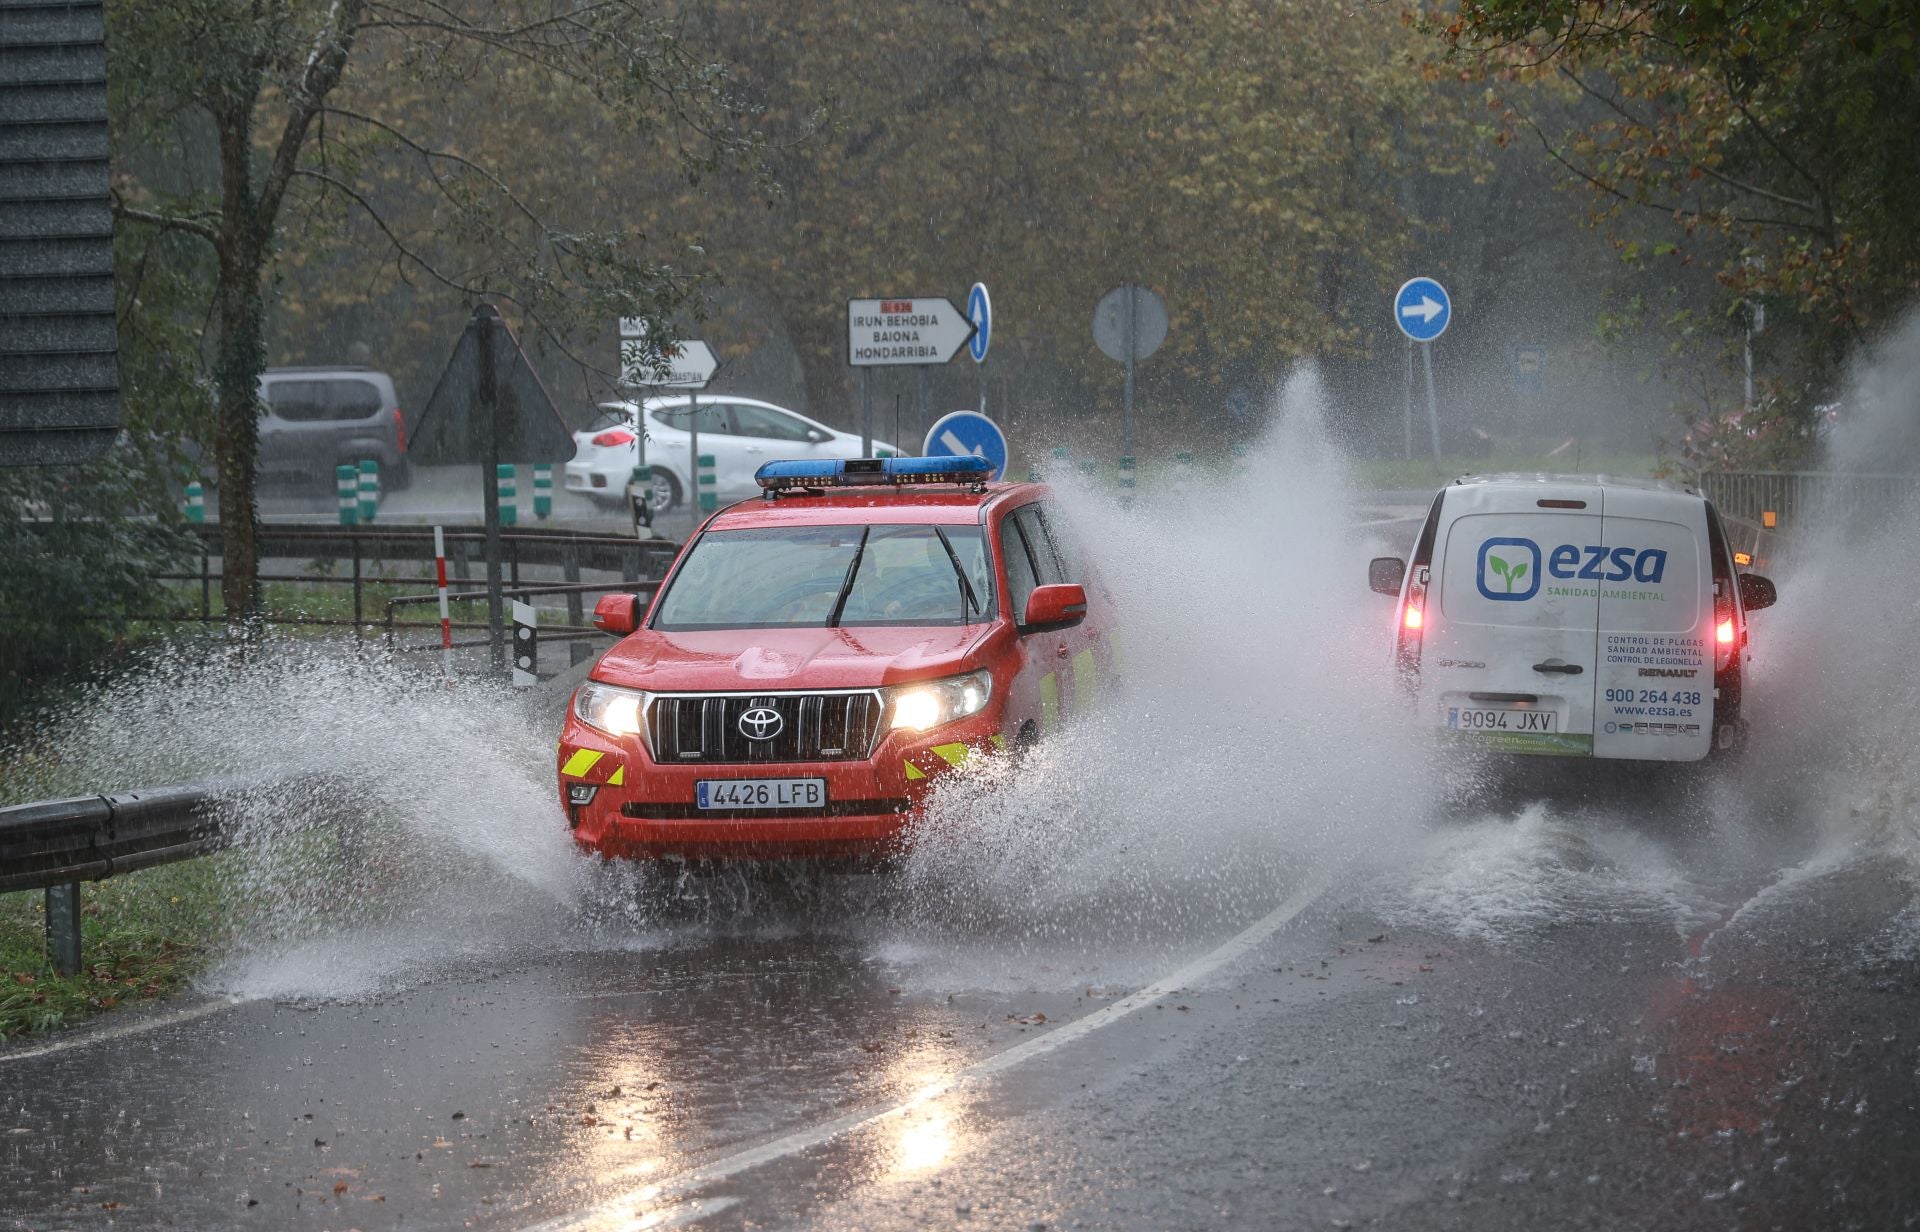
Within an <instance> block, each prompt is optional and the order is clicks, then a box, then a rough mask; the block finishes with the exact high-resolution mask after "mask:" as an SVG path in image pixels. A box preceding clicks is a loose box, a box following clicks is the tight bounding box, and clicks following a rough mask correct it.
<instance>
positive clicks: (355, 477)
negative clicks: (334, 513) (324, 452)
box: [333, 463, 360, 526]
mask: <svg viewBox="0 0 1920 1232" xmlns="http://www.w3.org/2000/svg"><path fill="white" fill-rule="evenodd" d="M333 484H334V491H336V492H337V493H338V494H339V496H340V525H342V526H352V525H353V524H354V523H355V522H358V521H359V520H360V472H359V470H358V469H356V468H355V467H352V466H348V465H347V464H345V463H342V464H341V465H339V466H336V467H334V468H333Z"/></svg>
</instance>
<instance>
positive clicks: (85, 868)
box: [0, 781, 245, 975]
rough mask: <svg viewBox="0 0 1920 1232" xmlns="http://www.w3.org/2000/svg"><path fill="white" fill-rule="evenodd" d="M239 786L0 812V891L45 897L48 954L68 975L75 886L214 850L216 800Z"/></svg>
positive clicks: (162, 790)
mask: <svg viewBox="0 0 1920 1232" xmlns="http://www.w3.org/2000/svg"><path fill="white" fill-rule="evenodd" d="M244 786H245V785H244V784H240V783H237V782H229V781H215V782H203V783H183V784H180V785H179V786H176V787H159V788H151V789H144V790H140V791H127V792H120V793H118V794H115V795H110V796H73V797H70V798H68V799H64V800H42V801H39V802H37V803H33V804H16V805H12V806H10V807H7V808H0V893H7V892H11V891H17V890H41V889H44V890H45V891H46V893H47V921H46V929H47V954H48V957H49V958H50V959H51V960H52V962H53V965H54V969H55V970H57V971H59V972H60V973H61V974H62V975H71V974H73V973H74V972H76V971H78V970H79V969H80V961H81V954H80V885H81V883H82V882H86V881H100V880H103V879H105V878H107V877H112V876H114V875H116V874H119V873H130V872H133V871H135V870H137V869H142V868H151V867H153V866H154V865H156V864H171V863H172V862H174V861H176V860H188V859H192V858H193V857H195V856H203V855H206V854H207V853H208V852H211V851H216V850H218V849H219V848H221V847H222V846H224V845H225V843H226V835H225V833H224V831H223V829H222V825H221V818H220V801H221V800H222V799H223V798H225V797H227V796H229V795H231V794H232V793H234V792H236V791H238V790H242V789H243V788H244Z"/></svg>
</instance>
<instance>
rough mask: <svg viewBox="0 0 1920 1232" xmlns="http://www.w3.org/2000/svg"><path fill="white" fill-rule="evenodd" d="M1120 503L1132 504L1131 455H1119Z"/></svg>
mask: <svg viewBox="0 0 1920 1232" xmlns="http://www.w3.org/2000/svg"><path fill="white" fill-rule="evenodd" d="M1120 503H1121V504H1122V505H1131V504H1132V503H1133V455H1132V454H1121V455H1120Z"/></svg>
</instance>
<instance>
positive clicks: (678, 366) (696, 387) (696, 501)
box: [620, 317, 720, 523]
mask: <svg viewBox="0 0 1920 1232" xmlns="http://www.w3.org/2000/svg"><path fill="white" fill-rule="evenodd" d="M652 351H653V348H652V347H650V346H648V345H647V323H646V322H645V321H644V320H641V319H639V318H637V317H622V318H621V319H620V383H621V384H622V385H638V386H643V387H650V388H653V389H684V390H686V391H687V452H688V457H687V487H688V495H687V507H688V509H689V510H691V511H692V513H693V515H694V520H695V522H696V523H697V522H698V521H699V515H700V496H701V491H700V391H701V390H703V389H705V388H706V387H707V382H709V381H711V380H713V374H714V373H715V372H717V371H719V369H720V361H719V359H718V358H717V357H716V356H715V355H714V353H713V348H712V347H710V346H708V345H707V344H706V343H704V342H702V341H700V340H699V339H697V338H687V339H684V340H682V341H680V342H679V343H676V344H675V345H673V346H672V347H667V348H663V353H661V354H659V355H657V356H655V355H652V354H650V352H652ZM644 412H645V407H644V404H643V406H642V408H641V413H639V414H636V415H635V416H634V417H633V432H634V436H635V437H636V438H637V440H636V441H635V444H634V450H635V452H634V460H635V466H636V469H637V468H638V467H641V466H645V465H646V463H647V418H646V415H645V413H644ZM643 473H644V472H643ZM641 495H642V497H643V498H644V499H646V500H652V499H653V495H652V493H650V492H644V493H642V494H641Z"/></svg>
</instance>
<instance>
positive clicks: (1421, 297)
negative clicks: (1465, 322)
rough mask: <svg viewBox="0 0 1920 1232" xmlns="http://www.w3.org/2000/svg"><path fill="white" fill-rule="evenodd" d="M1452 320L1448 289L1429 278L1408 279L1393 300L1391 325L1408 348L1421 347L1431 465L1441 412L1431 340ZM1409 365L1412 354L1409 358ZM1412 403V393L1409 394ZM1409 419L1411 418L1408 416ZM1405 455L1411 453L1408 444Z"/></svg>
mask: <svg viewBox="0 0 1920 1232" xmlns="http://www.w3.org/2000/svg"><path fill="white" fill-rule="evenodd" d="M1452 319H1453V301H1452V300H1451V299H1449V298H1448V296H1447V289H1446V288H1445V287H1443V286H1441V285H1440V284H1439V283H1438V282H1435V281H1434V280H1433V279H1431V278H1409V279H1407V280H1406V281H1405V282H1403V283H1401V284H1400V290H1399V291H1398V292H1397V293H1395V295H1394V297H1393V323H1394V324H1395V325H1398V326H1399V327H1400V332H1401V333H1403V334H1405V335H1406V336H1407V341H1408V346H1409V348H1411V346H1412V344H1413V343H1415V342H1417V343H1419V344H1420V361H1421V364H1422V365H1423V366H1424V367H1425V368H1426V373H1427V430H1428V432H1429V433H1430V434H1431V436H1432V438H1433V465H1434V468H1435V469H1436V470H1437V469H1439V467H1440V465H1441V462H1440V411H1439V405H1438V402H1437V400H1436V399H1435V397H1434V393H1433V340H1434V339H1435V338H1438V337H1439V336H1440V335H1441V334H1444V333H1446V332H1447V324H1448V323H1449V322H1450V321H1451V320H1452ZM1408 358H1409V365H1411V358H1412V357H1411V354H1409V357H1408ZM1408 401H1409V403H1411V401H1412V398H1411V390H1409V398H1408ZM1409 419H1411V415H1409ZM1407 452H1408V453H1412V449H1411V441H1409V448H1408V451H1407Z"/></svg>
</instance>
